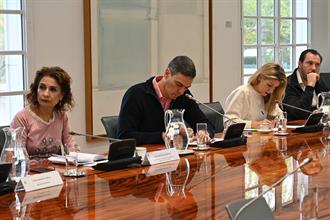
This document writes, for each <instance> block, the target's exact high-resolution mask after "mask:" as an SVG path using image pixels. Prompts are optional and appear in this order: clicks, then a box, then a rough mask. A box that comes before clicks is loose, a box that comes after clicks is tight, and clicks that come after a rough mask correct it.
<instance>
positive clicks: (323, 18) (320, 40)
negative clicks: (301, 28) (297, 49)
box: [311, 0, 330, 72]
mask: <svg viewBox="0 0 330 220" xmlns="http://www.w3.org/2000/svg"><path fill="white" fill-rule="evenodd" d="M329 7H330V5H329V1H328V0H312V11H311V14H312V36H311V40H312V48H313V49H316V50H317V51H319V52H320V53H321V55H322V56H323V62H322V65H321V72H330V63H329V57H330V50H329V44H330V41H329V36H330V35H329V30H330V29H329V16H328V12H329V9H330V8H329Z"/></svg>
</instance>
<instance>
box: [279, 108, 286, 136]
mask: <svg viewBox="0 0 330 220" xmlns="http://www.w3.org/2000/svg"><path fill="white" fill-rule="evenodd" d="M287 121H288V115H287V112H283V115H282V116H280V117H279V120H278V133H279V134H286V133H287V130H286V124H287Z"/></svg>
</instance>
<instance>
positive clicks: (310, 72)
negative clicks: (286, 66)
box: [283, 49, 327, 120]
mask: <svg viewBox="0 0 330 220" xmlns="http://www.w3.org/2000/svg"><path fill="white" fill-rule="evenodd" d="M321 63H322V56H321V54H320V53H319V52H317V51H316V50H313V49H307V50H305V51H303V52H302V53H301V54H300V57H299V62H298V68H296V69H295V70H294V71H293V73H292V74H291V75H290V76H288V84H287V88H286V90H285V97H284V100H283V102H284V103H286V104H289V105H293V106H296V107H299V108H302V109H306V110H308V111H314V110H315V109H316V104H317V94H319V93H320V92H325V91H327V87H326V85H325V84H324V83H323V82H322V81H320V66H321ZM283 107H284V110H285V111H286V112H287V113H288V120H299V119H306V118H307V117H308V116H309V113H308V112H304V111H301V110H297V109H294V108H292V107H289V106H283Z"/></svg>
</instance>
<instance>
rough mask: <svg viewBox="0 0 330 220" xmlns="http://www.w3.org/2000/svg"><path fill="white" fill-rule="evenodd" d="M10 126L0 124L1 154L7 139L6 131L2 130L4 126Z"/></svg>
mask: <svg viewBox="0 0 330 220" xmlns="http://www.w3.org/2000/svg"><path fill="white" fill-rule="evenodd" d="M8 127H9V126H0V155H1V153H2V149H3V145H4V144H5V141H6V135H5V132H4V131H3V130H2V129H3V128H8Z"/></svg>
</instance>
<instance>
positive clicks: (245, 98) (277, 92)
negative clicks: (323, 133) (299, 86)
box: [224, 63, 287, 128]
mask: <svg viewBox="0 0 330 220" xmlns="http://www.w3.org/2000/svg"><path fill="white" fill-rule="evenodd" d="M286 84H287V79H286V75H285V72H284V70H283V68H282V67H281V66H280V65H278V64H273V63H268V64H265V65H263V66H262V67H261V68H259V69H258V70H257V71H256V72H255V73H254V74H253V75H252V76H251V77H250V79H249V82H248V84H247V85H241V86H239V87H238V88H236V89H235V90H234V91H232V92H231V94H230V95H229V96H228V97H227V99H226V103H225V114H226V116H227V117H228V118H231V119H233V121H235V122H244V123H246V125H245V128H259V127H260V125H261V124H268V125H269V126H270V127H274V126H275V121H274V120H273V119H274V118H275V117H276V116H278V115H280V114H282V110H281V109H280V108H279V106H278V104H277V103H276V101H277V100H279V101H281V100H282V99H283V97H284V92H285V88H286ZM229 124H231V122H230V120H228V119H225V120H224V125H225V127H226V126H228V125H229Z"/></svg>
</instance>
